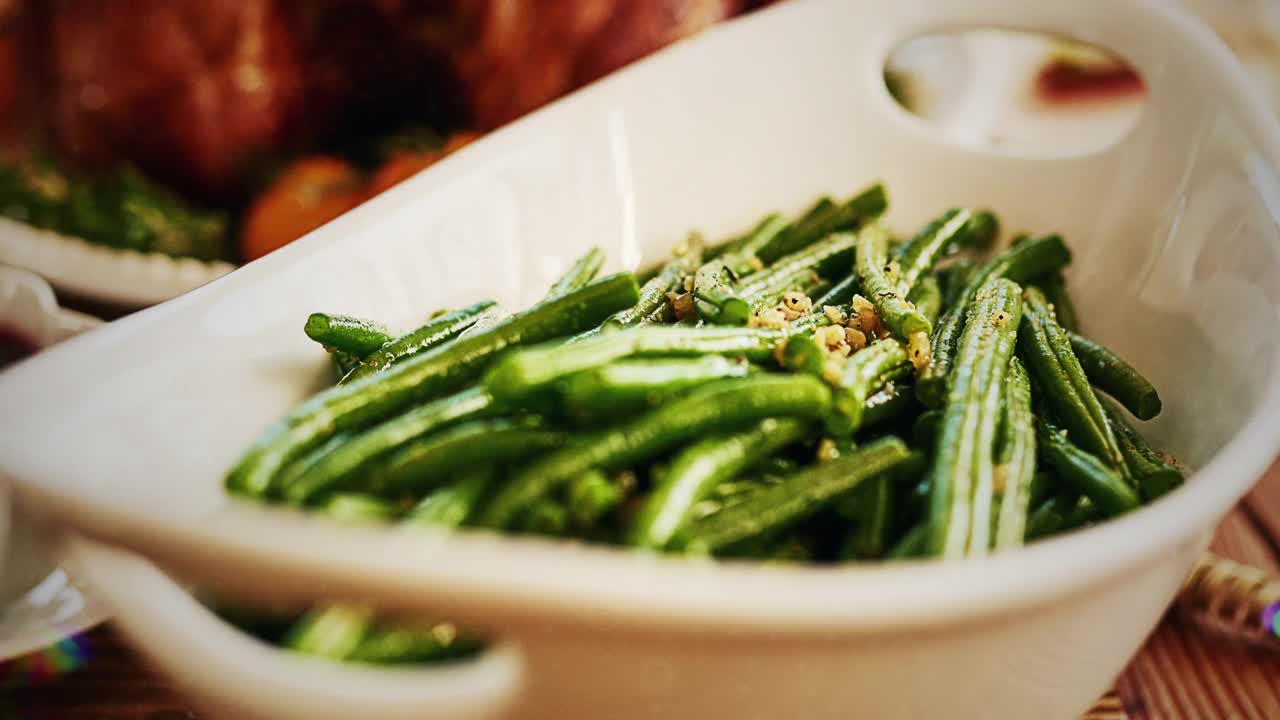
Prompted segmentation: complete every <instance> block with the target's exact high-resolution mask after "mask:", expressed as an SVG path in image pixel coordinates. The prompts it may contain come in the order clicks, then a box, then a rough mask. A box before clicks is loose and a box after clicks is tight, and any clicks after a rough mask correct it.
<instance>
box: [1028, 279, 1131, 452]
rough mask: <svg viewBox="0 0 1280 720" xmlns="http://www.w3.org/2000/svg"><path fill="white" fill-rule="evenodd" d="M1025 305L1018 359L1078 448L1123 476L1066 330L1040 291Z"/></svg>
mask: <svg viewBox="0 0 1280 720" xmlns="http://www.w3.org/2000/svg"><path fill="white" fill-rule="evenodd" d="M1025 304H1026V312H1024V313H1023V314H1022V327H1021V328H1020V330H1019V333H1018V355H1019V356H1020V357H1021V358H1022V361H1023V362H1024V363H1026V365H1027V370H1028V372H1030V373H1031V375H1032V376H1033V377H1034V378H1035V380H1036V383H1037V385H1038V386H1039V388H1040V390H1041V393H1040V394H1041V395H1042V396H1043V397H1044V400H1045V402H1046V403H1048V405H1049V407H1050V409H1052V410H1053V412H1054V414H1055V415H1056V416H1057V417H1058V420H1059V421H1061V422H1062V424H1063V425H1064V426H1066V428H1067V430H1068V431H1069V432H1070V433H1071V439H1072V441H1073V442H1074V443H1076V444H1077V445H1079V446H1080V447H1081V448H1083V449H1084V450H1086V451H1088V452H1090V453H1092V454H1094V455H1096V456H1098V458H1099V459H1101V460H1102V461H1103V462H1104V463H1106V464H1107V465H1109V466H1111V467H1112V468H1116V469H1119V470H1121V471H1122V472H1123V468H1124V459H1123V458H1122V457H1121V455H1120V446H1119V445H1118V444H1117V442H1116V438H1115V434H1114V433H1113V432H1112V430H1111V424H1110V423H1109V422H1108V421H1107V416H1106V413H1105V412H1104V411H1103V409H1102V404H1101V403H1099V402H1098V398H1097V397H1096V396H1095V395H1094V394H1093V388H1092V387H1090V385H1089V380H1088V378H1087V377H1085V372H1084V368H1082V367H1081V366H1080V361H1079V360H1077V359H1076V356H1075V353H1074V352H1073V351H1072V349H1071V343H1070V340H1069V339H1068V338H1067V333H1066V331H1065V330H1063V329H1062V326H1060V325H1058V323H1057V322H1056V321H1055V320H1054V318H1053V310H1052V309H1050V307H1049V304H1048V301H1046V300H1045V297H1044V294H1043V293H1041V292H1040V291H1039V290H1037V289H1035V288H1028V289H1027V291H1026V303H1025Z"/></svg>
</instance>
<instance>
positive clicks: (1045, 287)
mask: <svg viewBox="0 0 1280 720" xmlns="http://www.w3.org/2000/svg"><path fill="white" fill-rule="evenodd" d="M1035 286H1036V287H1038V288H1040V291H1041V292H1043V293H1044V295H1045V297H1046V298H1048V299H1049V304H1050V305H1052V306H1053V314H1054V315H1055V316H1056V317H1057V318H1058V324H1059V325H1061V326H1062V327H1063V328H1065V329H1066V330H1067V331H1068V332H1072V333H1074V332H1078V331H1079V330H1080V321H1079V319H1078V317H1079V316H1078V315H1077V314H1076V304H1075V303H1074V302H1072V301H1071V296H1070V295H1068V294H1067V283H1066V279H1065V278H1063V277H1062V271H1061V270H1057V271H1054V272H1051V273H1046V274H1045V275H1043V276H1042V277H1040V278H1039V279H1037V280H1036V282H1035Z"/></svg>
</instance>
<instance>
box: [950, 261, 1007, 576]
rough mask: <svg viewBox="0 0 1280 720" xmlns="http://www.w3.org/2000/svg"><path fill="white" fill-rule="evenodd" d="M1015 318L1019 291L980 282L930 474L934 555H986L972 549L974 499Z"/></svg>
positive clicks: (998, 282)
mask: <svg viewBox="0 0 1280 720" xmlns="http://www.w3.org/2000/svg"><path fill="white" fill-rule="evenodd" d="M1021 315H1022V291H1021V288H1020V287H1018V285H1016V284H1015V283H1013V282H1010V281H1008V280H1003V279H993V280H991V281H990V282H988V283H986V284H984V285H983V286H982V287H981V288H980V289H979V291H978V293H977V296H976V297H975V299H974V302H973V306H972V308H971V309H970V311H969V318H968V322H967V323H966V324H965V328H964V333H963V334H962V335H961V337H960V343H959V349H958V351H957V353H956V369H955V378H954V379H953V382H952V384H951V389H950V391H949V393H948V396H947V402H946V405H945V408H944V412H943V418H942V423H941V427H940V428H939V435H938V440H937V445H936V453H935V459H934V465H933V471H932V473H931V475H930V478H931V482H932V491H931V494H930V506H929V532H930V538H929V550H930V552H932V553H934V554H938V555H942V556H943V557H946V558H952V557H959V556H961V555H964V554H966V553H967V552H970V551H973V552H985V550H986V547H985V546H984V547H971V545H970V538H971V535H972V534H973V533H974V532H975V531H977V532H982V531H981V530H977V529H976V528H975V523H974V519H973V500H974V498H973V493H974V491H975V489H977V488H978V487H979V486H984V487H985V486H987V485H989V484H990V483H991V482H992V480H991V479H990V478H991V474H992V472H993V469H992V457H991V456H992V446H991V444H990V442H988V439H992V440H993V439H994V435H995V433H994V427H995V425H996V421H997V420H998V417H999V404H998V403H999V399H1000V395H999V394H998V393H992V392H991V388H992V386H998V385H999V384H1001V383H1002V382H1003V380H1004V375H1005V372H1006V370H1007V368H1008V365H1009V358H1010V357H1011V356H1012V354H1013V346H1014V341H1015V338H1016V336H1017V330H1018V322H1019V319H1020V318H1021ZM993 400H994V402H995V404H994V405H993V404H992V402H993ZM984 443H985V444H984Z"/></svg>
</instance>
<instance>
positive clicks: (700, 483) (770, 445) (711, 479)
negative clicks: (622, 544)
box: [627, 418, 811, 550]
mask: <svg viewBox="0 0 1280 720" xmlns="http://www.w3.org/2000/svg"><path fill="white" fill-rule="evenodd" d="M810 427H811V425H810V424H809V423H805V422H802V421H800V420H794V419H785V418H781V419H780V418H766V419H764V420H761V421H759V422H758V423H756V424H755V425H753V426H752V427H750V428H748V429H746V430H742V431H738V432H731V433H728V434H725V435H717V436H711V437H708V438H706V439H704V440H701V441H699V442H697V443H694V444H693V445H689V446H688V447H686V448H685V449H684V450H682V451H681V452H680V453H679V454H677V455H676V457H675V459H674V460H672V462H671V466H670V467H669V468H668V469H667V470H666V472H664V473H662V474H661V475H660V476H659V479H658V482H657V484H656V486H655V487H654V490H653V492H652V493H651V494H650V495H649V496H648V498H646V499H645V502H644V504H643V505H642V506H641V507H640V511H639V512H638V513H637V514H636V517H635V519H634V520H633V521H632V523H631V527H630V528H629V529H628V531H627V543H628V544H630V545H635V546H638V547H645V548H652V549H655V550H660V549H662V548H664V547H666V546H667V544H668V543H670V542H671V540H672V538H674V537H675V536H676V533H677V532H679V531H680V530H681V529H682V528H683V527H685V526H686V524H687V523H688V521H689V515H690V510H691V508H693V506H694V505H695V504H697V503H698V502H699V501H700V500H702V499H703V498H705V497H707V495H708V494H709V493H710V492H711V490H712V489H713V488H715V487H716V486H717V485H719V484H720V483H722V482H724V481H725V480H728V479H730V478H733V477H734V476H736V475H738V474H739V473H741V472H742V471H743V470H745V469H747V468H749V467H751V466H752V465H754V464H755V463H757V462H759V461H760V460H762V459H764V458H766V457H769V456H771V455H773V454H774V453H776V452H777V451H779V450H781V449H782V448H784V447H786V446H788V445H791V444H792V443H794V442H796V441H798V440H800V439H801V438H802V437H803V436H804V434H805V432H806V431H807V430H809V429H810Z"/></svg>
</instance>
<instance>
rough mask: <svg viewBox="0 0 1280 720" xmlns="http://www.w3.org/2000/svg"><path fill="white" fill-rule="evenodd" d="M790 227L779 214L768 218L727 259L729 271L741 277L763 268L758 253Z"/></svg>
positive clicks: (753, 229) (773, 214)
mask: <svg viewBox="0 0 1280 720" xmlns="http://www.w3.org/2000/svg"><path fill="white" fill-rule="evenodd" d="M789 225H790V223H789V222H788V221H787V219H786V218H785V217H783V216H782V215H781V214H779V213H772V214H770V215H768V216H766V217H765V218H764V219H763V220H761V221H760V223H759V224H758V225H756V226H755V227H754V228H752V230H751V232H750V233H748V234H747V236H746V237H745V238H743V240H742V242H741V243H740V244H738V245H737V246H735V247H734V249H733V250H732V252H731V254H730V255H729V256H727V257H726V258H725V261H726V262H727V263H728V265H729V269H730V270H731V271H732V272H733V273H734V274H735V275H738V276H740V277H741V276H746V275H750V274H751V273H753V272H756V271H758V270H760V269H761V268H763V267H764V263H763V262H762V261H761V260H760V258H759V257H757V256H756V253H758V252H760V250H761V249H762V248H764V247H767V246H768V245H769V243H771V242H773V239H774V238H775V237H777V236H778V233H781V232H783V231H785V230H786V229H787V227H788V226H789Z"/></svg>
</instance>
